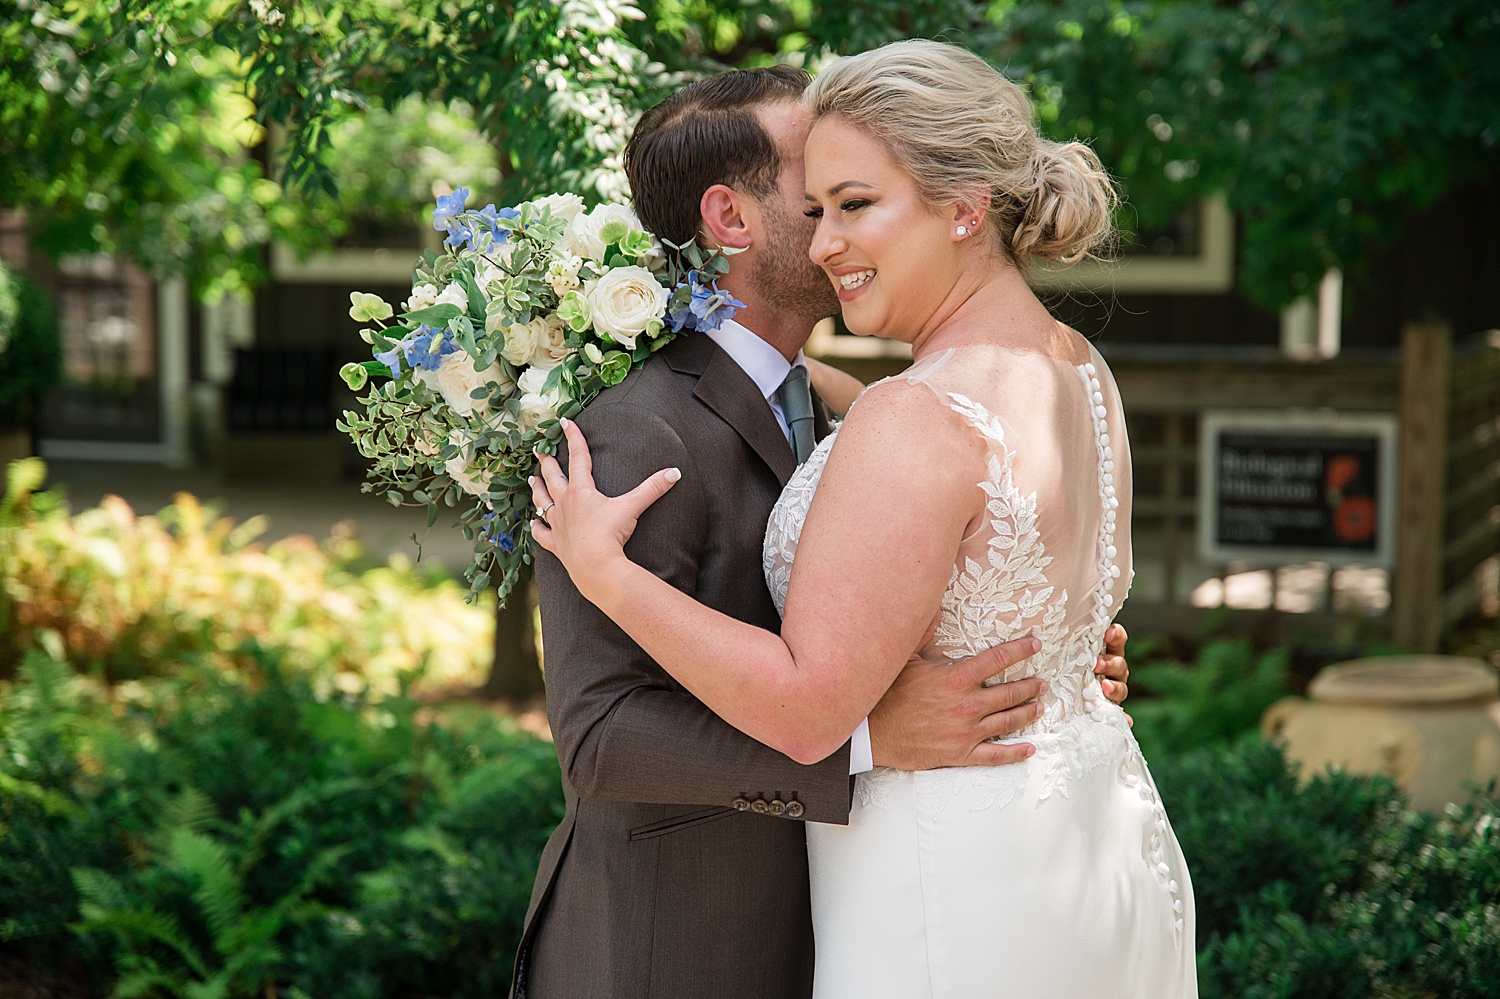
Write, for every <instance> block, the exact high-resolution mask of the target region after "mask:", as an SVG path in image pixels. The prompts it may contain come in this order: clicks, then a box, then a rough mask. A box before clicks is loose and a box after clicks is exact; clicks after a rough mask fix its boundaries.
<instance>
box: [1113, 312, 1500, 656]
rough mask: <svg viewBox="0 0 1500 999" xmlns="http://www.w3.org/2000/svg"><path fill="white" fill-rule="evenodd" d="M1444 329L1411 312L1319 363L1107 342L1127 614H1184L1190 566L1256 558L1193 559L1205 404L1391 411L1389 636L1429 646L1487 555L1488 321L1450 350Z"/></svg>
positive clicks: (1495, 389) (1497, 425)
mask: <svg viewBox="0 0 1500 999" xmlns="http://www.w3.org/2000/svg"><path fill="white" fill-rule="evenodd" d="M1449 340H1450V337H1449V333H1448V330H1447V328H1446V327H1443V326H1441V325H1436V324H1414V325H1411V326H1408V327H1407V328H1406V329H1405V330H1404V333H1403V343H1402V347H1401V349H1400V350H1399V351H1394V350H1392V351H1378V352H1377V351H1367V352H1357V351H1351V352H1346V353H1345V354H1343V355H1341V356H1340V357H1338V358H1335V359H1333V360H1329V361H1323V362H1318V363H1307V362H1301V361H1293V360H1290V359H1287V358H1285V357H1283V356H1281V355H1280V354H1279V352H1276V351H1272V350H1260V349H1254V348H1230V349H1224V348H1219V349H1211V348H1203V349H1193V348H1164V347H1137V348H1116V349H1114V350H1110V349H1108V347H1106V349H1105V355H1106V357H1107V358H1108V359H1109V363H1110V366H1111V368H1112V369H1113V370H1114V373H1115V377H1116V379H1117V380H1118V381H1119V383H1120V392H1121V396H1122V398H1123V400H1124V404H1125V410H1126V417H1127V419H1128V421H1129V425H1130V438H1131V453H1132V457H1133V459H1134V464H1135V506H1134V511H1135V512H1134V517H1133V519H1132V524H1131V527H1132V531H1133V536H1134V544H1135V551H1136V564H1137V582H1136V586H1135V588H1134V589H1133V590H1132V592H1131V600H1130V604H1128V605H1127V609H1128V610H1129V611H1130V612H1131V616H1132V617H1133V619H1134V620H1136V621H1137V622H1140V623H1141V624H1144V625H1146V626H1148V627H1151V628H1153V629H1156V628H1161V629H1165V630H1173V626H1174V625H1188V624H1190V623H1191V622H1192V621H1193V620H1194V619H1195V617H1196V615H1195V614H1194V613H1193V612H1192V611H1191V609H1190V608H1189V606H1188V596H1189V593H1190V591H1191V590H1192V588H1193V586H1194V585H1196V584H1197V583H1198V582H1199V581H1200V580H1201V579H1202V578H1204V577H1206V576H1210V575H1219V576H1222V575H1223V574H1224V573H1226V572H1229V571H1234V570H1237V569H1249V568H1262V567H1263V566H1252V565H1248V564H1247V565H1209V564H1205V563H1203V562H1202V561H1201V560H1200V559H1199V556H1198V552H1197V544H1196V539H1197V518H1198V496H1197V482H1198V474H1197V472H1198V468H1197V465H1198V423H1199V417H1200V414H1201V413H1202V412H1203V411H1204V410H1207V409H1264V410H1281V411H1286V410H1304V411H1317V410H1334V411H1338V412H1341V413H1371V412H1376V413H1380V412H1385V413H1391V412H1394V413H1396V414H1397V415H1398V422H1399V426H1400V448H1399V454H1398V490H1397V492H1398V495H1397V502H1398V511H1399V521H1398V530H1397V556H1396V567H1395V571H1394V572H1393V574H1392V578H1391V585H1390V596H1391V606H1390V611H1389V613H1388V614H1387V615H1386V617H1387V624H1388V627H1389V630H1390V634H1391V637H1392V638H1393V639H1394V640H1395V641H1397V642H1399V643H1401V644H1403V645H1406V646H1409V647H1411V648H1413V649H1427V650H1430V649H1435V648H1436V647H1437V646H1438V643H1439V640H1440V637H1441V634H1442V631H1443V629H1444V628H1445V627H1447V626H1450V625H1452V624H1453V623H1455V622H1456V621H1458V620H1460V619H1461V618H1463V617H1464V616H1465V615H1467V614H1469V613H1471V612H1472V611H1474V610H1475V609H1476V608H1479V607H1480V606H1481V605H1484V604H1485V603H1486V601H1489V602H1490V603H1491V604H1492V603H1493V600H1494V590H1495V587H1496V576H1497V573H1496V571H1495V569H1496V567H1497V564H1500V563H1497V562H1496V561H1495V559H1496V556H1497V554H1500V332H1497V331H1489V332H1486V333H1481V334H1477V335H1475V336H1472V337H1469V338H1467V339H1466V340H1464V341H1463V342H1461V343H1460V344H1459V345H1458V346H1457V347H1456V348H1453V349H1451V350H1450V346H1449ZM1490 609H1491V611H1492V612H1493V607H1492V606H1491V607H1490ZM1334 620H1335V619H1334V617H1333V616H1332V615H1323V616H1322V617H1318V616H1316V615H1315V616H1311V617H1309V618H1307V619H1305V621H1304V622H1303V623H1305V624H1308V625H1310V626H1311V627H1312V628H1313V629H1314V630H1319V629H1322V628H1326V627H1329V626H1331V625H1332V623H1333V621H1334Z"/></svg>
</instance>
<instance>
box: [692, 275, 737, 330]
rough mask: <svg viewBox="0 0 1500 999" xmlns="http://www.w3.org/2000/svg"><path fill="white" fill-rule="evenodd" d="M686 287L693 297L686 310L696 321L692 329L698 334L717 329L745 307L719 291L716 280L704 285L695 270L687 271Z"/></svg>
mask: <svg viewBox="0 0 1500 999" xmlns="http://www.w3.org/2000/svg"><path fill="white" fill-rule="evenodd" d="M688 287H689V288H690V289H691V290H692V295H693V297H692V299H691V300H689V302H688V309H689V310H690V311H691V312H692V314H693V316H694V318H695V319H696V320H697V321H696V322H695V323H694V324H693V328H694V329H696V330H698V331H700V332H702V331H704V330H716V329H718V328H719V327H720V326H721V325H723V323H724V321H725V320H726V319H733V318H734V317H735V315H736V314H737V313H738V312H739V310H740V309H743V308H744V307H745V303H744V302H741V301H739V300H738V299H736V298H735V297H734V296H733V295H731V294H729V292H727V291H720V290H719V281H718V279H717V278H715V279H714V280H713V281H712V282H711V283H709V284H704V283H703V282H702V281H701V280H700V279H699V277H698V272H697V271H695V270H694V271H688Z"/></svg>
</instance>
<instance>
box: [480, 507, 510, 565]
mask: <svg viewBox="0 0 1500 999" xmlns="http://www.w3.org/2000/svg"><path fill="white" fill-rule="evenodd" d="M498 516H499V515H498V514H497V513H495V511H494V510H491V511H490V512H489V513H487V514H485V515H484V516H483V517H480V518H479V536H480V538H481V539H482V540H489V541H493V542H495V547H496V548H499V549H500V550H501V551H502V552H504V553H505V554H507V555H509V554H510V553H511V552H513V551H515V550H516V539H515V536H514V531H515V528H514V527H511V529H510V530H506V531H502V530H500V528H501V526H502V525H501V524H500V523H499V522H497V520H496V518H497V517H498ZM505 519H506V521H507V522H509V521H511V520H514V519H515V518H514V517H511V516H507V517H506V518H505Z"/></svg>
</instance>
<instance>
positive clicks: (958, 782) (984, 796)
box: [917, 757, 1035, 820]
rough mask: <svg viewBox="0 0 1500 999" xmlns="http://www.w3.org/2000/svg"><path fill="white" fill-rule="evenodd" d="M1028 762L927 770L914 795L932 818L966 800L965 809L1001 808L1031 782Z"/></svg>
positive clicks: (938, 816)
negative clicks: (926, 804) (952, 803)
mask: <svg viewBox="0 0 1500 999" xmlns="http://www.w3.org/2000/svg"><path fill="white" fill-rule="evenodd" d="M1033 759H1035V757H1033ZM1031 764H1032V760H1022V761H1021V762H1019V763H1010V764H1007V765H1006V766H1003V767H954V768H952V769H949V770H934V771H929V772H928V773H926V774H923V775H922V776H923V777H924V778H925V779H924V780H922V781H919V782H918V784H917V795H918V797H920V798H922V799H923V800H924V801H926V802H928V804H929V805H930V807H931V808H932V818H933V819H934V820H936V819H938V818H940V817H941V816H942V814H943V812H944V811H945V810H946V809H947V808H948V803H949V802H951V801H956V800H958V799H959V798H967V799H968V810H969V811H971V812H982V811H984V810H985V809H986V808H993V807H999V808H1004V807H1005V806H1006V805H1008V804H1010V803H1011V801H1013V800H1014V799H1015V797H1016V795H1017V794H1020V793H1021V791H1022V790H1024V789H1025V787H1026V782H1027V781H1028V780H1030V779H1031Z"/></svg>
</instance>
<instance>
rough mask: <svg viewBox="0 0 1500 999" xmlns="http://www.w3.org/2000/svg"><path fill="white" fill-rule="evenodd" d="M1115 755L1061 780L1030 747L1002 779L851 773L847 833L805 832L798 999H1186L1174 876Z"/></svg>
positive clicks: (1140, 777)
mask: <svg viewBox="0 0 1500 999" xmlns="http://www.w3.org/2000/svg"><path fill="white" fill-rule="evenodd" d="M1083 724H1085V725H1086V724H1088V723H1087V721H1084V722H1083ZM1092 734H1094V735H1097V734H1098V733H1097V732H1095V733H1092ZM1027 741H1031V742H1038V740H1036V739H1034V738H1033V739H1028V740H1027ZM1049 741H1054V740H1049ZM1067 741H1068V740H1067V739H1064V740H1063V743H1064V744H1066V743H1067ZM1075 741H1076V740H1075ZM1117 741H1118V742H1119V750H1118V759H1117V760H1113V761H1105V760H1101V759H1099V758H1098V756H1099V754H1098V753H1096V754H1095V759H1094V760H1093V761H1092V764H1091V765H1089V766H1087V767H1084V766H1083V765H1081V764H1080V761H1079V760H1077V759H1067V760H1063V761H1062V763H1061V766H1062V770H1061V773H1062V775H1063V778H1064V779H1063V780H1062V781H1061V783H1060V784H1059V780H1058V776H1059V767H1058V763H1059V761H1058V760H1057V759H1052V760H1051V761H1050V763H1049V761H1048V759H1047V758H1046V757H1047V750H1048V748H1049V747H1048V746H1043V745H1041V744H1038V752H1037V755H1036V756H1034V757H1032V759H1030V760H1028V761H1026V762H1024V763H1020V764H1014V765H1012V766H1009V767H993V768H969V769H965V770H933V771H926V772H919V773H907V772H903V771H895V770H885V771H875V772H873V773H871V774H868V775H862V776H861V778H860V785H859V787H858V793H857V794H856V798H855V803H854V807H853V809H852V814H851V815H850V819H849V825H848V826H835V825H824V824H817V823H809V824H808V828H807V839H808V853H809V860H810V874H811V879H812V906H813V926H814V932H815V934H816V939H817V963H816V972H815V984H814V989H813V994H814V999H873V997H890V999H1042V997H1058V999H1091V997H1098V999H1120V997H1122V996H1128V997H1140V999H1192V997H1195V996H1196V995H1197V979H1196V973H1195V960H1194V948H1193V894H1192V885H1191V883H1190V881H1189V878H1188V872H1187V865H1186V864H1185V863H1184V861H1183V857H1182V851H1181V849H1180V848H1179V847H1178V844H1177V838H1176V836H1174V835H1173V834H1172V830H1171V826H1170V824H1169V823H1168V822H1167V819H1166V813H1165V811H1164V810H1163V809H1162V806H1161V804H1160V800H1159V798H1158V797H1157V795H1156V788H1155V785H1154V783H1152V782H1151V776H1150V773H1149V771H1147V770H1146V767H1145V762H1144V760H1143V759H1141V758H1140V751H1139V749H1138V748H1136V746H1135V740H1134V739H1133V738H1131V737H1130V736H1128V735H1125V736H1124V738H1123V739H1121V740H1117ZM1050 748H1053V749H1054V750H1055V751H1056V752H1062V753H1066V752H1067V747H1066V745H1063V748H1061V749H1059V748H1057V746H1056V745H1054V746H1052V747H1050ZM1111 764H1113V765H1111ZM1070 767H1071V768H1072V770H1071V771H1070V770H1069V769H1068V768H1070ZM1081 769H1082V770H1084V771H1085V772H1082V773H1077V772H1076V771H1078V770H1081ZM1044 793H1045V797H1043V796H1042V795H1043V794H1044Z"/></svg>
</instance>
